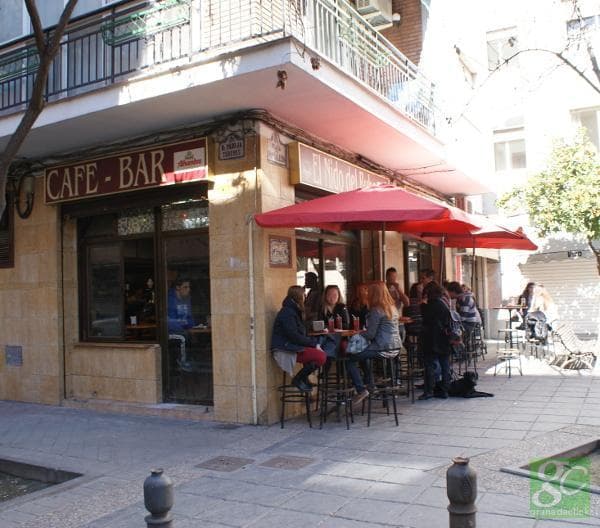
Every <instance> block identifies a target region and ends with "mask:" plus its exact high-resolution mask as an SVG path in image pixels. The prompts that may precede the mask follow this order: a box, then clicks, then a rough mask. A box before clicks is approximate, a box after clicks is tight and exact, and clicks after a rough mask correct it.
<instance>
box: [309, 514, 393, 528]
mask: <svg viewBox="0 0 600 528" xmlns="http://www.w3.org/2000/svg"><path fill="white" fill-rule="evenodd" d="M373 526H385V525H383V524H375V523H372V522H361V521H351V520H349V519H343V518H337V517H333V518H328V519H325V520H323V521H322V522H321V524H319V528H371V527H373ZM398 528H404V527H403V526H398Z"/></svg>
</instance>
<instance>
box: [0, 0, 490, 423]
mask: <svg viewBox="0 0 600 528" xmlns="http://www.w3.org/2000/svg"><path fill="white" fill-rule="evenodd" d="M40 4H42V6H43V7H42V6H40V7H42V19H43V22H44V24H45V26H47V27H48V26H50V27H51V25H52V24H53V23H54V22H55V21H56V19H57V17H58V15H59V13H60V11H61V8H62V5H63V2H62V1H56V2H43V3H40ZM363 4H364V2H363V3H361V4H360V5H358V3H357V5H356V7H357V8H358V11H357V10H356V9H355V8H354V6H353V5H351V4H348V3H346V2H344V1H343V0H335V1H333V0H312V1H303V2H298V1H291V0H274V1H272V2H264V1H261V2H258V1H254V0H248V1H245V2H241V3H240V2H228V1H216V0H162V1H156V2H139V1H120V2H107V1H103V2H100V1H96V2H93V1H87V2H80V3H79V5H78V11H77V12H76V16H75V17H74V18H73V19H72V20H71V22H70V24H69V27H68V29H67V33H66V35H65V37H64V39H63V41H62V44H61V49H60V51H59V53H58V55H57V57H56V59H55V62H54V65H53V67H52V69H51V74H50V77H49V80H48V85H47V90H46V98H47V106H46V108H45V110H44V112H43V113H42V115H41V116H40V118H39V119H38V121H37V122H36V124H35V126H34V128H33V129H32V131H31V133H30V134H29V136H28V138H27V140H26V142H25V144H24V145H23V147H22V149H21V152H20V153H19V157H20V159H19V160H18V161H19V162H18V163H17V164H15V166H14V167H15V168H14V169H13V171H17V172H13V173H12V174H11V177H12V179H13V180H12V181H13V182H15V183H14V184H11V186H9V188H10V190H11V192H10V193H9V201H10V205H9V207H7V211H6V213H5V215H4V217H3V225H2V227H3V229H2V238H1V239H0V242H2V251H1V252H0V257H2V258H4V261H3V262H4V264H3V269H0V313H1V314H2V320H3V325H2V330H1V331H0V345H1V346H2V348H3V352H4V358H3V361H1V362H0V398H1V399H13V400H20V401H31V402H40V403H49V404H63V405H72V406H87V407H93V408H101V409H123V410H126V411H131V412H159V411H160V412H168V413H171V414H175V415H180V416H186V417H198V416H199V415H200V414H204V415H205V416H207V417H211V418H214V419H217V420H224V421H233V422H244V423H270V422H272V421H274V420H275V419H276V416H277V413H278V400H277V391H276V387H277V385H278V383H280V379H281V373H280V370H279V369H278V367H277V366H276V365H275V363H274V362H273V361H272V359H271V354H270V345H269V341H270V332H271V325H272V321H273V318H274V316H275V314H276V312H277V310H278V308H279V306H280V304H281V301H282V299H283V297H284V296H285V293H286V291H287V288H288V287H289V286H290V285H291V284H296V283H300V284H302V281H303V278H304V273H305V272H306V271H315V272H317V273H318V275H319V276H320V278H321V280H322V282H324V283H336V284H338V286H340V288H341V289H342V291H343V292H344V294H345V295H347V296H349V295H350V294H351V291H352V287H353V286H354V285H355V284H356V283H358V282H360V281H361V280H366V279H372V278H376V277H379V275H380V273H381V269H380V268H381V262H380V261H379V259H378V258H377V257H375V256H374V255H378V254H379V252H378V249H379V244H380V239H379V235H378V234H374V233H370V232H348V233H325V232H321V231H315V230H310V229H305V230H264V229H261V228H259V227H257V226H256V225H255V223H254V222H253V215H254V214H256V213H259V212H265V211H269V210H272V209H275V208H278V207H282V206H285V205H290V204H293V203H295V202H298V201H301V200H309V199H311V198H314V197H317V196H320V195H323V194H324V193H332V192H333V193H335V192H341V191H344V190H349V189H352V188H358V187H361V186H364V185H366V184H368V183H376V182H391V181H393V182H396V183H397V184H399V185H403V186H405V187H407V188H409V189H412V190H415V191H416V192H421V193H427V194H429V195H431V196H435V197H436V198H440V199H449V198H451V197H452V198H454V197H456V196H458V197H459V198H460V197H461V196H463V195H466V194H475V193H476V192H480V191H481V190H482V186H481V184H480V183H478V182H477V181H475V180H473V179H472V178H470V177H469V176H468V171H463V170H461V168H460V166H459V165H457V164H455V163H454V160H457V159H458V157H459V156H458V154H457V152H459V151H460V148H457V144H458V141H457V137H458V134H459V133H460V131H459V130H458V129H459V127H453V126H451V123H449V122H448V120H447V119H446V116H445V115H444V112H441V111H440V107H439V106H438V104H441V103H438V100H437V99H436V97H437V93H438V92H440V93H441V94H443V93H444V91H443V90H442V89H438V87H437V85H436V83H435V82H433V81H432V80H429V78H428V77H426V76H425V75H424V73H423V71H421V69H420V67H419V66H417V65H415V64H413V63H411V62H410V61H409V60H408V59H407V58H406V57H405V56H404V55H403V54H402V53H401V50H398V48H396V47H395V46H393V45H392V44H391V43H390V41H389V40H387V39H386V38H384V37H382V32H385V33H386V34H387V35H388V36H389V37H390V39H391V40H392V41H393V40H394V39H396V40H398V41H399V42H402V41H403V40H402V39H408V40H410V39H409V37H408V34H410V33H412V32H414V33H415V34H416V35H420V36H419V37H418V39H420V40H421V45H422V51H421V53H420V55H421V56H420V57H418V56H419V50H418V46H417V47H412V48H411V53H412V54H414V56H415V57H418V58H419V60H423V61H424V63H425V62H427V63H428V66H427V68H428V69H429V71H432V72H434V73H435V72H436V71H438V68H436V67H435V65H434V61H433V59H431V58H428V59H427V60H425V54H426V50H427V49H435V46H433V44H432V45H431V46H429V48H428V40H427V38H426V35H427V34H428V32H430V31H433V30H432V29H431V28H432V27H434V28H435V21H436V20H439V18H438V17H436V16H434V14H435V13H434V12H433V6H431V5H430V4H429V2H419V1H414V2H402V3H401V6H399V5H398V3H396V2H393V3H392V2H387V3H386V2H372V4H373V6H372V7H373V8H374V9H375V13H376V14H377V17H379V18H377V19H375V18H374V15H373V12H372V11H371V12H369V13H367V14H364V13H363V14H361V12H359V11H361V10H362V11H364V10H365V6H364V5H363ZM380 4H381V5H380ZM388 4H389V5H388ZM409 6H410V9H409ZM400 7H401V9H402V10H406V11H404V13H398V12H397V11H394V10H395V9H400ZM388 8H389V9H388ZM2 9H3V10H13V11H10V13H11V19H13V20H23V25H22V29H21V30H19V27H18V25H6V26H5V27H2V28H1V29H2V32H3V33H2V37H1V38H0V40H1V41H2V42H3V44H2V46H1V48H0V93H1V100H0V101H1V107H0V144H5V142H6V141H7V138H8V137H10V134H11V133H12V132H13V131H14V129H15V127H16V126H17V124H18V122H19V119H20V117H21V116H22V113H23V110H24V108H25V104H26V102H27V99H28V96H29V91H28V90H29V88H30V86H31V82H32V79H33V76H34V75H35V69H36V66H37V62H36V61H37V56H36V52H35V49H34V48H33V47H32V46H33V42H32V39H31V37H30V36H29V31H28V27H29V25H28V19H27V16H26V14H25V12H24V10H23V8H22V5H21V2H11V3H6V4H3V6H2ZM411 9H412V11H411ZM389 12H391V13H392V14H394V13H396V14H400V15H401V20H400V24H399V25H398V22H397V17H396V19H395V20H396V25H393V24H392V20H391V18H390V16H389ZM410 12H412V13H413V15H411V16H414V13H416V12H418V13H420V14H421V18H420V24H417V23H416V22H415V21H413V23H411V24H409V23H408V22H407V20H408V21H410V20H411V18H410V16H409V13H410ZM403 15H406V17H405V20H404V25H403V21H402V17H403ZM0 18H1V19H2V20H7V18H6V17H0ZM368 20H372V21H373V22H374V23H375V22H376V26H375V27H379V29H375V27H374V26H373V25H371V24H370V22H368ZM415 20H416V18H415ZM50 31H51V29H50ZM401 33H403V35H402V37H400V36H399V35H400V34H401ZM431 34H432V33H431ZM408 40H407V42H408ZM436 45H437V46H439V44H436ZM432 54H433V52H432ZM423 68H424V69H426V68H425V66H424V67H423ZM456 69H457V71H460V64H459V63H458V62H456ZM449 70H451V69H450V68H445V69H444V75H446V76H447V75H449V74H448V72H449ZM440 71H441V70H440ZM442 81H443V76H442V77H440V82H442ZM459 85H460V83H458V84H457V86H459ZM463 125H464V123H463ZM467 128H468V127H467ZM473 137H475V136H473ZM461 148H464V147H461ZM471 161H472V160H471ZM17 178H18V181H20V182H21V183H19V184H17V183H16V181H17ZM386 254H387V256H386V263H387V264H390V265H395V266H396V267H398V268H399V269H400V271H401V275H402V276H404V278H405V281H406V282H409V281H413V280H414V279H415V276H416V274H417V273H418V270H419V266H420V267H421V268H424V267H429V266H430V265H434V267H436V266H437V263H438V262H439V261H440V258H441V257H440V254H439V250H438V249H437V248H431V247H429V246H425V245H423V244H421V243H419V242H418V241H416V240H408V239H405V238H403V237H402V236H401V235H400V234H399V233H388V234H387V236H386ZM446 259H447V266H446V267H447V269H448V264H449V265H450V268H449V269H450V270H451V272H450V273H449V275H450V274H451V273H453V271H452V270H453V269H454V268H453V265H454V259H453V257H452V256H451V255H450V254H448V256H447V257H446ZM159 403H181V404H188V405H182V406H177V407H170V406H162V407H161V406H159V407H158V408H157V407H156V405H155V404H159ZM157 409H159V411H157Z"/></svg>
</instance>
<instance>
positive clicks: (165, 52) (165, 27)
mask: <svg viewBox="0 0 600 528" xmlns="http://www.w3.org/2000/svg"><path fill="white" fill-rule="evenodd" d="M50 31H51V29H50ZM286 38H292V39H293V41H294V46H295V49H296V50H297V53H299V54H303V53H307V52H310V54H311V55H315V56H320V58H322V59H323V60H324V61H327V62H328V63H330V64H331V65H333V66H335V67H336V68H338V69H339V70H340V71H341V72H343V73H344V74H345V75H347V76H349V77H350V78H351V79H353V80H354V81H355V82H357V83H360V85H362V86H363V87H364V88H366V89H367V90H368V91H370V92H371V93H372V94H373V95H374V96H375V97H377V98H380V99H381V100H383V101H385V102H387V103H389V104H391V105H393V107H395V108H396V109H397V110H398V111H400V112H401V113H402V114H403V115H404V116H406V117H408V118H409V119H410V120H411V121H412V122H413V123H416V124H418V126H420V127H422V128H423V129H424V130H425V131H427V132H428V133H429V134H432V135H435V134H436V116H435V114H434V109H435V104H434V87H433V85H432V84H431V83H430V82H428V81H427V79H425V78H424V77H423V76H422V75H421V74H420V73H419V71H418V69H417V67H416V66H415V65H414V64H412V63H411V62H410V61H409V60H408V59H407V58H406V57H404V56H403V55H402V54H401V53H400V52H399V51H398V50H397V49H396V48H395V47H394V46H393V45H392V44H390V43H389V42H388V41H387V40H386V39H385V38H384V37H382V36H381V35H380V34H379V33H378V32H377V31H375V30H374V29H373V28H372V27H371V26H370V25H369V23H367V22H366V21H365V20H364V19H362V18H361V16H360V15H359V14H358V13H357V12H356V11H355V10H354V8H353V7H352V6H351V5H350V4H348V3H347V2H346V1H345V0H272V1H267V0H236V1H233V0H162V1H161V2H153V3H148V2H139V1H128V2H120V3H119V4H117V5H115V6H113V7H112V8H110V9H104V10H99V11H96V12H93V13H90V14H89V15H86V16H83V17H80V18H78V19H75V20H73V21H72V22H71V23H70V25H69V27H68V30H67V32H66V34H65V37H64V39H63V42H62V44H61V48H60V51H59V53H58V55H57V57H56V59H55V61H54V63H53V66H52V68H51V72H50V76H49V79H48V82H47V86H46V93H45V97H46V99H47V101H48V102H56V101H61V100H65V99H68V98H71V97H72V96H75V95H81V94H87V93H90V92H94V91H98V90H101V89H105V88H106V87H110V86H111V85H120V84H123V83H126V82H128V81H130V80H132V79H135V78H139V77H140V76H143V75H158V74H160V73H165V72H168V71H173V69H174V68H180V67H186V66H189V65H193V64H201V63H205V62H207V61H209V60H211V58H215V57H219V56H222V55H223V54H226V53H229V52H232V51H239V50H242V49H248V48H253V47H258V46H260V45H264V44H265V43H274V42H277V41H280V40H281V39H286ZM37 63H38V56H37V52H36V50H35V47H34V42H33V40H32V39H31V38H25V39H20V40H19V41H16V42H13V43H10V44H8V45H5V46H3V47H2V48H0V115H4V116H8V115H10V114H14V113H15V112H19V111H22V110H23V109H24V107H25V104H26V102H27V100H28V98H29V97H30V92H31V88H32V85H33V79H34V76H35V72H36V69H37ZM316 64H317V63H315V66H316Z"/></svg>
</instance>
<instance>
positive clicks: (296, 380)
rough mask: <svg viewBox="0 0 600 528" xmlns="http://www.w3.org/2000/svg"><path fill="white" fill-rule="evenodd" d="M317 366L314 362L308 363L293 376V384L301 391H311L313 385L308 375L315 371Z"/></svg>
mask: <svg viewBox="0 0 600 528" xmlns="http://www.w3.org/2000/svg"><path fill="white" fill-rule="evenodd" d="M316 368H317V366H316V365H315V364H314V363H306V364H305V365H304V366H303V367H302V368H301V369H300V370H299V371H298V374H296V375H295V376H294V377H293V378H292V385H294V387H296V388H297V389H298V390H299V391H300V392H311V391H312V390H313V385H312V384H311V383H310V382H309V381H308V375H309V374H310V373H311V372H313V371H314V370H315V369H316Z"/></svg>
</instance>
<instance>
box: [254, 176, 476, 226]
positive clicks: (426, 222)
mask: <svg viewBox="0 0 600 528" xmlns="http://www.w3.org/2000/svg"><path fill="white" fill-rule="evenodd" d="M254 218H255V219H256V223H257V224H258V225H260V226H262V227H319V228H321V229H327V230H329V231H340V230H346V229H347V230H350V229H386V230H388V231H404V226H405V225H408V227H409V228H411V229H417V228H418V226H419V225H421V229H419V231H421V232H424V231H429V230H430V229H432V228H434V227H435V229H436V230H439V231H444V232H452V233H469V232H471V231H472V230H473V229H477V228H479V227H481V226H479V225H477V222H476V220H475V219H474V218H475V217H474V216H472V215H469V214H468V213H466V212H464V211H461V210H460V209H457V208H455V207H452V206H450V205H447V204H444V203H441V202H436V201H434V200H432V199H429V198H425V197H424V196H418V195H416V194H413V193H411V192H408V191H406V190H405V189H402V188H401V187H396V186H394V185H373V186H370V187H365V188H363V189H356V190H353V191H347V192H343V193H339V194H332V195H329V196H324V197H322V198H316V199H314V200H309V201H306V202H302V203H299V204H295V205H290V206H288V207H283V208H281V209H276V210H274V211H269V212H268V213H263V214H257V215H255V217H254ZM432 220H434V221H436V222H434V223H433V224H431V223H430V222H431V221H432ZM407 222H409V224H406V223H407ZM419 222H422V223H421V224H419ZM411 232H414V231H411Z"/></svg>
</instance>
